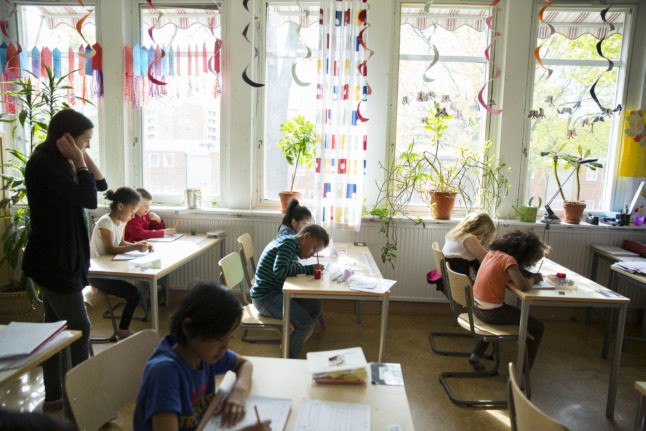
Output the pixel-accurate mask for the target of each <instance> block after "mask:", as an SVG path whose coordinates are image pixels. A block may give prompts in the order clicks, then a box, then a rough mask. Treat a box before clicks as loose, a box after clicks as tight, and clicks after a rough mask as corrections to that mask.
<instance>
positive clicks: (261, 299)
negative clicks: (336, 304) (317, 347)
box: [251, 224, 330, 358]
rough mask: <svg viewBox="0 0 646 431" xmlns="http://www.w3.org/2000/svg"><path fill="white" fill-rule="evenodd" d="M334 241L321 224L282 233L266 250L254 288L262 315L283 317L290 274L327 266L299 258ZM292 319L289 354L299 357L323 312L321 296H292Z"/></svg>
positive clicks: (310, 271) (316, 251)
mask: <svg viewBox="0 0 646 431" xmlns="http://www.w3.org/2000/svg"><path fill="white" fill-rule="evenodd" d="M329 242H330V237H329V235H328V233H327V232H326V231H325V229H323V228H322V227H321V226H319V225H316V224H310V225H307V226H305V227H304V228H302V229H301V231H300V232H299V233H297V234H296V235H278V236H277V237H276V238H274V239H273V240H272V241H271V242H270V243H269V244H268V245H267V247H265V249H264V250H263V252H262V255H261V256H260V259H259V260H258V268H257V269H256V282H255V284H254V285H253V286H252V287H251V299H252V301H253V303H254V305H255V306H256V308H257V309H258V311H259V312H260V314H262V315H264V316H269V317H275V318H278V319H282V318H283V284H284V283H285V279H286V278H287V277H291V276H295V275H297V274H309V275H312V274H314V269H323V268H324V266H323V265H319V264H315V265H305V266H303V265H301V264H300V263H298V259H299V258H301V259H307V258H309V257H312V256H314V255H315V254H316V253H318V252H319V251H321V250H323V249H324V248H325V247H327V245H328V244H329ZM290 306H291V311H290V316H289V321H290V322H291V323H292V325H294V331H293V332H292V334H291V335H290V337H289V357H290V358H298V356H299V354H300V353H301V349H302V348H303V345H304V344H305V341H306V340H307V339H308V338H309V337H310V335H312V332H313V331H314V321H315V320H316V319H317V318H318V316H319V315H320V314H321V301H319V300H318V299H306V298H296V299H292V300H291V303H290Z"/></svg>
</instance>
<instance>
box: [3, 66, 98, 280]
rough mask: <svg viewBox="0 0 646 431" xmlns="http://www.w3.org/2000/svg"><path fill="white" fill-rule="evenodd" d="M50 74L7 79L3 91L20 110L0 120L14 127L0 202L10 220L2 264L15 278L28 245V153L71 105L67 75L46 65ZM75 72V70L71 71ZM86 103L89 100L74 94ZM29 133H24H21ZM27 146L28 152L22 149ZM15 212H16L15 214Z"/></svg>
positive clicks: (4, 217)
mask: <svg viewBox="0 0 646 431" xmlns="http://www.w3.org/2000/svg"><path fill="white" fill-rule="evenodd" d="M45 70H46V73H47V77H46V79H44V80H43V81H42V82H41V83H40V84H39V85H37V86H36V85H34V83H35V82H36V81H39V77H38V76H36V75H34V74H33V73H31V72H29V71H28V72H27V73H28V74H29V75H30V76H28V77H27V79H26V80H22V79H18V80H15V81H11V82H5V83H3V84H5V85H6V87H7V88H9V90H7V91H3V92H0V96H3V99H5V98H7V99H9V100H11V102H12V103H14V104H15V106H16V109H17V113H16V114H12V113H3V114H2V115H1V116H0V122H3V123H9V124H11V125H12V128H11V139H12V140H13V143H12V145H10V147H11V148H9V149H7V152H8V154H9V156H10V157H9V163H6V164H5V165H4V166H3V172H2V174H1V177H2V191H3V199H2V200H1V201H0V214H1V216H0V219H4V220H7V221H8V223H7V227H6V229H5V230H4V231H3V232H2V243H3V252H4V255H3V256H2V259H0V265H1V264H4V263H5V262H6V263H8V264H9V266H10V267H11V268H12V269H13V270H14V279H19V274H21V271H20V270H19V268H17V266H18V263H19V257H20V254H21V252H22V249H23V248H24V247H25V245H26V244H27V237H28V226H29V218H30V211H29V206H28V205H27V189H26V187H25V167H26V165H27V160H28V159H29V155H30V154H31V153H32V152H33V150H34V148H35V147H36V146H37V145H38V143H40V142H42V141H44V140H45V138H46V136H47V127H48V125H49V122H50V121H51V119H52V117H53V116H54V114H56V113H57V112H58V111H60V110H61V109H65V108H69V105H68V104H67V102H66V98H67V97H68V96H67V90H68V89H71V87H70V86H68V85H65V82H66V81H67V77H68V75H69V74H68V75H64V76H61V77H60V78H57V77H56V76H54V74H53V73H52V71H51V69H50V68H49V67H47V66H45ZM71 73H74V72H71ZM73 97H74V98H75V99H77V100H80V101H83V102H85V103H91V102H90V101H88V100H86V99H83V98H82V97H78V96H73ZM23 132H24V133H26V135H25V136H23V135H22V134H23ZM21 147H24V148H25V151H24V152H23V151H20V149H19V148H21ZM12 213H13V214H12Z"/></svg>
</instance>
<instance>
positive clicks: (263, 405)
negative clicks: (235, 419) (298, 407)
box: [202, 394, 292, 431]
mask: <svg viewBox="0 0 646 431" xmlns="http://www.w3.org/2000/svg"><path fill="white" fill-rule="evenodd" d="M256 407H257V408H258V416H259V417H260V420H263V421H264V420H266V419H271V425H270V426H271V429H272V431H282V430H284V429H285V424H287V418H288V417H289V412H290V410H291V408H292V400H290V399H287V398H273V397H263V396H260V395H253V394H250V395H247V409H246V414H245V417H244V419H242V421H240V422H239V423H238V424H237V425H236V426H234V427H231V428H229V427H226V428H225V427H224V426H222V423H221V420H222V415H218V416H214V417H212V418H211V419H210V420H209V421H208V422H207V424H206V426H205V427H204V429H203V430H202V431H219V430H227V431H236V430H240V429H242V428H244V427H246V426H249V425H253V424H255V423H257V422H258V419H257V418H256V411H255V408H256Z"/></svg>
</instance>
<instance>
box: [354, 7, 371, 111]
mask: <svg viewBox="0 0 646 431" xmlns="http://www.w3.org/2000/svg"><path fill="white" fill-rule="evenodd" d="M369 8H370V4H369V3H367V2H366V9H362V10H360V11H359V15H358V20H359V22H360V23H361V25H362V26H363V28H362V29H361V31H360V32H359V35H358V36H357V39H358V40H359V45H361V47H362V48H363V49H364V50H366V51H368V52H369V53H370V54H369V55H368V58H366V59H365V60H363V61H362V62H361V63H359V65H358V66H357V70H358V71H359V74H360V75H361V76H365V77H366V92H365V94H364V97H362V99H361V100H360V101H359V103H358V104H357V118H358V119H359V121H361V122H363V123H365V122H366V121H368V120H369V118H366V117H364V116H363V115H361V109H360V108H361V102H363V101H364V100H365V96H367V95H369V94H371V93H372V89H371V88H370V84H369V83H368V60H370V59H371V58H372V56H373V55H375V51H374V50H372V49H370V48H368V46H367V45H366V43H365V42H364V40H363V34H364V33H365V31H366V30H368V29H369V28H370V27H371V25H370V23H369V22H368V9H369Z"/></svg>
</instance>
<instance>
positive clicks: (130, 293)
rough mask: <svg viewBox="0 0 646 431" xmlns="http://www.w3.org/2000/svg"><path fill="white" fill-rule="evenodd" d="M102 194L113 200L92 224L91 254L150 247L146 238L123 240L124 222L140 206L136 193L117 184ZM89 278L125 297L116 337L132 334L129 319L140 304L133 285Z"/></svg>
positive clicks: (108, 290)
mask: <svg viewBox="0 0 646 431" xmlns="http://www.w3.org/2000/svg"><path fill="white" fill-rule="evenodd" d="M105 197H106V199H108V200H110V201H112V203H111V204H110V212H109V213H108V214H104V215H103V216H101V218H99V220H98V221H97V222H96V225H95V226H94V230H93V231H92V238H91V239H90V256H91V257H93V258H96V257H99V256H103V255H106V254H118V253H125V252H127V251H132V250H138V251H146V250H149V249H151V247H150V246H149V245H148V243H147V242H146V241H140V242H134V243H131V242H128V241H126V240H124V239H123V231H124V229H125V227H126V223H127V222H128V220H130V219H131V218H132V216H133V215H134V213H135V212H136V211H137V209H138V208H139V203H140V202H141V196H140V195H139V193H137V191H136V190H135V189H131V188H130V187H119V188H118V189H117V190H116V191H112V190H108V191H107V192H105ZM89 280H90V283H91V284H92V286H94V287H96V288H97V289H99V290H102V291H104V292H106V293H109V294H110V295H114V296H118V297H120V298H123V299H125V300H126V306H125V308H124V309H123V313H122V314H121V321H120V322H119V329H118V330H117V335H118V336H119V338H125V337H127V336H129V335H131V334H132V331H131V330H130V329H129V327H130V320H131V319H132V315H133V314H134V312H135V308H136V307H137V304H138V303H139V294H138V292H137V288H136V287H135V285H133V284H131V283H128V282H127V281H124V280H118V279H103V278H90V279H89Z"/></svg>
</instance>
